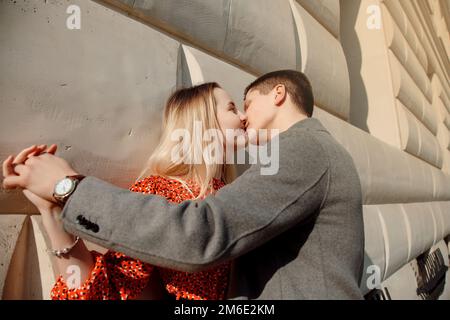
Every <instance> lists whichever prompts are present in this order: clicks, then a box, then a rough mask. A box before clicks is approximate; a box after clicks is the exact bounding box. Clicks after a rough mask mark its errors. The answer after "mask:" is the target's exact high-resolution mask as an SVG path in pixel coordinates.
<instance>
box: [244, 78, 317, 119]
mask: <svg viewBox="0 0 450 320" xmlns="http://www.w3.org/2000/svg"><path fill="white" fill-rule="evenodd" d="M278 84H282V85H284V86H285V87H286V92H287V93H288V94H289V96H290V97H291V99H292V102H293V103H294V104H295V105H296V106H297V107H298V108H299V109H300V110H301V111H302V112H303V113H305V114H306V115H307V116H308V117H310V118H311V117H312V114H313V110H314V95H313V92H312V88H311V83H310V82H309V80H308V78H307V77H306V76H305V75H304V74H303V73H301V72H299V71H295V70H280V71H274V72H270V73H266V74H265V75H263V76H261V77H259V78H258V79H256V80H255V81H253V82H252V83H250V85H248V87H247V88H246V89H245V92H244V97H245V96H246V95H247V93H248V92H249V91H250V90H258V91H259V92H260V93H261V94H268V93H269V92H270V91H272V90H273V88H275V86H277V85H278Z"/></svg>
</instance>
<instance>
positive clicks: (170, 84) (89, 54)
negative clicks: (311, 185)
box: [0, 1, 179, 212]
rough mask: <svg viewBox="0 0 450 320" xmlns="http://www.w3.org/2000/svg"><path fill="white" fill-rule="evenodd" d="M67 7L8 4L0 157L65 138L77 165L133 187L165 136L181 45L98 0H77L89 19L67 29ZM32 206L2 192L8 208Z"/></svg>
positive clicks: (2, 38) (0, 64)
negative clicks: (164, 124)
mask: <svg viewBox="0 0 450 320" xmlns="http://www.w3.org/2000/svg"><path fill="white" fill-rule="evenodd" d="M62 3H65V2H57V3H53V2H52V3H50V2H49V3H47V4H45V3H44V2H43V1H39V2H36V3H35V4H34V5H32V6H31V9H30V10H28V9H27V10H25V9H23V8H22V9H23V10H25V11H22V10H21V6H20V5H14V4H13V3H12V2H9V1H8V2H6V1H2V2H0V30H8V31H6V32H5V31H2V32H1V33H0V48H7V50H0V69H1V70H2V72H1V76H0V88H1V90H2V91H1V94H0V107H1V109H2V116H1V117H0V157H1V158H2V159H4V158H6V157H7V155H8V154H12V153H15V152H17V150H19V149H20V148H23V147H25V146H29V145H31V144H38V143H57V144H58V146H59V151H58V153H57V154H58V155H60V156H62V157H64V158H65V159H67V160H69V161H70V162H71V163H72V164H73V165H74V167H75V169H77V170H79V171H80V172H84V173H86V174H95V175H96V176H98V177H101V178H104V179H106V180H108V181H111V182H114V183H115V184H117V185H120V186H122V187H128V186H129V185H130V184H131V183H132V182H133V181H134V179H135V178H136V177H137V175H138V173H139V172H140V171H141V169H142V166H143V163H144V162H145V160H146V159H147V157H148V156H149V155H150V153H151V151H152V148H153V147H154V146H155V145H156V142H157V139H158V138H159V127H160V125H161V114H162V110H163V107H164V104H165V101H166V99H167V98H168V96H169V94H170V93H171V92H172V91H173V90H174V88H175V86H176V75H177V63H178V48H179V43H178V42H177V41H175V40H173V39H171V38H169V37H167V36H165V35H163V34H161V33H159V32H157V31H155V30H153V29H152V28H149V27H148V26H146V25H144V24H142V23H139V22H137V21H135V20H131V19H129V18H128V17H126V16H124V15H121V14H118V13H116V12H114V11H112V10H111V9H108V8H105V7H104V6H101V5H99V4H97V3H95V2H92V1H88V2H85V1H73V4H78V5H80V8H81V10H82V12H81V14H82V17H84V18H83V20H82V25H81V30H69V29H67V28H65V23H66V17H67V16H68V15H66V14H65V9H66V7H65V6H61V5H60V4H62ZM58 4H59V5H58ZM33 6H34V7H35V12H34V11H33V9H32V7H33ZM25 8H27V7H25ZM47 17H51V18H49V22H47ZM36 30H39V32H35V31H36ZM18 34H20V35H21V36H20V37H18V36H17V35H18ZM130 48H133V49H132V50H131V49H130ZM37 61H38V63H37ZM24 93H26V94H24ZM11 132H14V140H13V141H12V140H11V139H10V133H11ZM112 150H114V152H112ZM10 195H11V197H10ZM19 201H20V202H19ZM25 203H27V202H24V201H23V197H22V196H20V195H18V194H15V195H14V196H13V194H11V193H5V192H4V191H2V192H1V193H0V212H8V211H7V210H9V209H12V208H13V207H15V210H13V211H10V212H17V211H20V210H22V209H21V208H22V207H23V206H24V204H25ZM25 209H28V210H29V209H30V206H29V204H26V207H25ZM16 210H17V211H16Z"/></svg>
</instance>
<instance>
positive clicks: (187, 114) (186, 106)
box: [24, 83, 246, 300]
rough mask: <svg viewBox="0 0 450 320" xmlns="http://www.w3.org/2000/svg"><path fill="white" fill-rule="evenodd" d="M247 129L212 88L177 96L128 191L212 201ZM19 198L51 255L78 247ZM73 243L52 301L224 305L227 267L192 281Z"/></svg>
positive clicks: (229, 176)
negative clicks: (37, 219)
mask: <svg viewBox="0 0 450 320" xmlns="http://www.w3.org/2000/svg"><path fill="white" fill-rule="evenodd" d="M245 125H246V116H245V115H243V114H242V113H240V112H239V111H238V110H237V108H236V106H235V104H234V102H233V101H232V100H231V99H230V97H229V95H228V94H227V93H226V92H225V91H224V90H223V89H221V88H220V86H219V85H218V84H217V83H205V84H202V85H198V86H195V87H191V88H186V89H180V90H178V91H176V92H175V93H173V94H172V96H171V97H170V98H169V99H168V101H167V104H166V108H165V112H164V120H163V128H162V136H161V140H160V142H159V145H158V146H157V147H156V149H155V150H154V152H153V154H152V156H151V157H150V158H149V161H148V163H147V165H146V166H145V168H144V170H143V172H142V174H141V176H140V177H139V179H138V180H137V181H136V182H135V183H134V184H133V185H132V186H131V187H130V190H131V191H134V192H138V193H144V194H148V193H151V194H157V195H161V196H164V197H166V198H167V199H168V200H169V201H172V202H176V203H180V202H182V201H185V200H192V199H201V198H203V197H205V196H206V195H208V194H213V193H214V192H216V191H217V190H218V189H220V188H221V187H222V186H223V185H224V184H226V183H229V182H231V181H232V180H233V177H234V172H233V166H232V165H228V164H226V159H225V157H226V150H227V148H228V150H229V149H230V148H233V149H234V148H236V147H238V145H239V144H240V146H242V145H243V144H245ZM230 132H231V133H232V134H230ZM242 138H243V139H242ZM24 193H25V195H26V196H27V197H28V198H29V200H30V201H32V202H33V203H34V204H35V205H36V206H37V207H38V209H39V210H40V212H41V214H42V218H43V222H44V226H45V229H46V231H47V233H48V236H49V238H50V240H51V244H52V247H53V249H59V248H66V247H67V246H68V244H71V243H73V242H74V241H75V240H76V239H75V238H74V237H73V236H72V235H70V234H68V233H66V232H65V231H64V229H63V227H62V223H61V222H60V221H59V220H58V219H57V218H56V217H57V215H58V211H56V212H55V211H54V210H48V206H49V204H46V203H45V202H44V201H43V200H39V199H37V197H35V196H34V195H33V194H31V193H29V192H27V191H26V190H25V192H24ZM49 211H52V212H51V213H50V212H49ZM59 211H60V210H59ZM124 214H126V212H124ZM129 232H138V231H137V230H129ZM77 240H78V241H76V245H75V246H74V247H73V248H71V250H70V251H69V252H68V253H66V254H63V255H60V257H58V258H57V266H58V271H59V273H60V276H59V277H58V279H57V282H56V284H55V285H54V287H53V289H52V292H51V297H52V299H55V300H56V299H82V300H88V299H122V300H126V299H146V298H152V299H158V298H162V297H164V295H165V294H169V296H171V297H173V298H175V299H214V300H220V299H224V298H225V293H226V290H227V284H228V275H229V269H230V264H229V263H225V264H222V265H219V266H217V267H215V268H213V269H210V270H205V271H201V272H196V273H187V272H178V271H175V270H169V269H164V268H159V267H155V266H153V265H150V264H146V263H144V262H141V261H139V260H137V259H133V258H131V257H128V256H125V255H124V254H122V253H120V252H114V251H111V250H110V251H108V252H107V253H106V254H104V255H103V254H100V253H98V252H95V251H92V252H91V251H89V250H88V249H87V248H86V246H85V245H84V243H83V241H82V240H81V239H78V238H77ZM68 270H69V273H67V272H68ZM75 270H78V273H79V274H80V275H81V277H80V281H78V283H77V281H74V279H75V278H74V277H73V276H72V275H71V274H70V272H74V271H75ZM75 280H76V279H75Z"/></svg>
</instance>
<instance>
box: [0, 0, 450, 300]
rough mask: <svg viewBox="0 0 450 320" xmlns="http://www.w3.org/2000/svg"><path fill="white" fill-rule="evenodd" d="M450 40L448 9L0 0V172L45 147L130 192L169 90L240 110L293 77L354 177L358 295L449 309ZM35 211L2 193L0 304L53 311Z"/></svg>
mask: <svg viewBox="0 0 450 320" xmlns="http://www.w3.org/2000/svg"><path fill="white" fill-rule="evenodd" d="M449 29H450V1H449V0H340V1H339V0H102V1H90V0H70V1H66V0H45V1H44V0H35V1H29V0H16V1H11V0H0V158H2V159H5V158H6V157H7V155H9V154H13V153H16V152H17V151H18V150H20V149H22V148H24V147H26V146H29V145H31V144H40V143H57V144H58V146H59V151H58V152H59V155H60V156H62V157H64V158H65V159H67V160H69V161H70V162H71V164H72V165H73V166H74V167H75V168H76V169H77V170H78V171H79V172H83V173H84V174H87V175H95V176H97V177H100V178H102V179H104V180H107V181H109V182H111V183H114V184H116V185H118V186H121V187H124V188H127V187H128V186H129V185H130V184H131V183H132V182H133V181H134V180H135V179H136V177H137V175H138V173H139V172H140V171H141V169H142V168H143V165H144V163H145V161H146V159H147V158H148V156H149V155H150V154H151V151H152V150H153V148H154V147H155V145H156V142H157V140H158V135H159V127H160V125H161V111H162V109H163V106H164V103H165V100H166V99H167V97H168V96H169V94H170V93H171V92H172V91H173V90H174V89H175V88H176V87H178V86H182V85H183V86H187V85H192V84H196V83H201V82H205V81H217V82H219V83H220V84H221V85H222V86H223V88H224V89H226V90H227V91H228V92H230V93H231V95H232V96H233V98H234V99H235V101H237V102H238V104H240V105H242V103H241V101H242V97H243V96H242V94H243V89H244V88H245V86H246V85H247V84H248V83H250V82H251V81H252V80H253V79H255V78H256V77H257V76H259V75H261V74H264V73H266V72H270V71H273V70H278V69H296V70H300V71H303V72H304V73H306V74H307V75H308V77H309V78H310V80H311V82H312V85H313V89H314V95H315V98H316V109H315V112H314V117H317V118H318V119H320V120H321V121H322V123H323V124H324V125H325V126H326V127H327V129H328V130H329V131H330V132H331V133H332V134H333V136H334V137H335V138H336V139H337V140H338V141H339V142H340V143H341V144H342V145H343V146H344V147H345V148H346V149H347V150H348V151H349V152H350V154H351V155H352V157H353V159H354V162H355V165H356V167H357V170H358V173H359V175H360V179H361V184H362V188H363V196H364V222H365V236H366V245H365V253H366V256H365V276H364V279H363V280H362V282H361V290H362V291H363V293H364V294H365V295H366V297H367V298H368V299H434V298H439V299H449V298H450V283H449V278H448V277H449V272H446V271H447V269H448V266H449V243H448V240H449V238H448V237H449V235H450V85H449V84H450V62H449V56H450V40H449ZM36 212H37V210H36V208H34V207H33V206H32V205H31V204H29V203H28V202H27V201H26V199H25V198H24V196H23V195H22V193H21V192H20V191H6V190H3V189H1V190H0V296H1V297H2V298H3V299H48V298H49V292H50V288H51V286H52V285H53V282H54V273H53V266H52V260H51V258H50V256H49V255H48V254H47V253H46V248H47V243H48V241H47V239H46V236H45V233H44V232H43V229H42V225H41V221H40V216H39V215H38V214H36ZM124 214H126V212H124ZM92 247H95V246H92ZM97 249H98V250H101V249H99V248H97ZM446 278H447V281H445V280H446Z"/></svg>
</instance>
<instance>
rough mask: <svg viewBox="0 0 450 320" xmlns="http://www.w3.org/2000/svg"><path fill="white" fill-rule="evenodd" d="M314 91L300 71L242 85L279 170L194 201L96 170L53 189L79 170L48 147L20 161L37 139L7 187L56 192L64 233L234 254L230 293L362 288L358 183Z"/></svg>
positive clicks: (196, 258)
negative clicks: (137, 189) (269, 137)
mask: <svg viewBox="0 0 450 320" xmlns="http://www.w3.org/2000/svg"><path fill="white" fill-rule="evenodd" d="M313 100H314V99H313V94H312V89H311V86H310V84H309V81H308V80H307V78H306V77H305V76H304V75H303V74H302V73H300V72H296V71H290V70H284V71H276V72H272V73H269V74H266V75H264V76H262V77H260V78H258V79H257V80H255V81H254V82H253V83H252V84H250V85H249V86H248V87H247V89H246V91H245V110H246V113H247V117H248V128H250V129H256V130H258V129H263V128H264V129H279V130H280V134H279V136H278V143H279V170H278V172H277V173H276V174H274V175H262V174H261V170H260V165H259V164H257V165H253V166H252V167H251V168H250V169H248V170H247V171H246V172H245V173H244V174H243V175H242V176H240V177H239V178H238V179H237V180H236V181H235V182H233V183H231V184H230V185H227V186H225V187H224V188H223V189H221V190H220V191H219V192H218V193H217V194H216V195H215V196H210V197H208V198H206V199H205V200H203V201H186V202H183V203H182V204H180V205H175V204H170V203H168V202H167V201H166V200H165V199H164V198H161V197H158V196H154V195H142V194H137V193H133V192H130V191H128V190H123V189H120V188H117V187H115V186H112V185H110V184H108V183H106V182H103V181H101V180H99V179H97V178H94V177H86V178H84V179H82V180H80V179H78V177H77V178H74V179H75V180H76V181H79V183H78V185H77V186H76V188H75V189H74V191H73V190H71V189H73V188H72V187H71V186H70V181H67V179H66V180H62V181H66V183H68V186H67V191H66V194H64V195H63V196H61V195H60V193H61V192H62V193H64V190H63V191H58V188H60V189H61V188H62V189H64V186H63V187H61V182H60V183H57V182H58V181H60V180H61V179H63V178H64V177H65V176H72V175H77V172H75V171H74V170H73V169H72V168H71V167H70V166H69V165H68V164H67V162H65V161H64V160H63V159H61V158H58V157H56V156H54V155H52V154H51V153H52V152H50V153H47V154H43V155H39V156H30V157H29V159H28V160H26V161H25V163H24V164H20V162H22V160H25V159H24V155H26V154H31V155H33V154H35V155H37V154H38V153H39V152H40V151H42V150H41V149H39V148H30V149H28V150H25V151H24V152H22V154H21V157H20V159H16V162H15V163H14V164H15V165H16V166H15V168H14V170H15V172H16V173H17V174H11V175H7V177H6V178H5V180H4V186H5V187H6V188H12V187H16V186H19V187H21V188H24V189H27V190H28V191H27V192H32V193H34V194H36V195H37V196H39V197H41V198H43V199H47V200H50V201H55V198H54V197H53V192H54V191H55V192H56V195H55V197H57V198H59V201H60V202H61V203H63V204H64V209H63V211H62V218H63V222H64V227H65V228H66V230H67V231H68V232H70V233H72V234H74V235H78V236H80V237H82V238H83V239H86V240H89V241H92V242H94V243H97V244H99V245H102V246H104V247H107V248H110V249H113V250H116V251H119V252H123V253H124V254H126V255H129V256H132V257H135V258H139V259H141V260H143V261H145V262H148V263H151V264H154V265H158V266H162V267H167V268H172V269H177V270H184V271H192V272H193V271H199V270H203V269H207V268H210V267H212V266H215V265H218V264H220V263H223V262H224V261H227V260H235V263H234V267H233V271H232V276H231V282H230V286H229V290H228V298H229V299H361V298H362V295H361V292H360V290H359V286H358V284H359V281H360V278H361V275H362V266H363V257H364V234H363V220H362V195H361V185H360V181H359V177H358V174H357V172H356V169H355V166H354V163H353V160H352V159H351V157H350V155H349V154H348V153H347V152H346V151H345V149H344V148H343V147H342V146H341V145H339V144H338V143H337V142H336V141H335V139H334V138H333V137H332V136H331V135H330V134H329V132H328V131H327V130H326V129H325V128H324V127H323V126H322V124H321V123H320V121H319V120H317V119H314V118H311V117H312V114H313V106H314V101H313ZM52 148H53V149H52V151H54V146H53V147H52ZM12 164H13V161H12V158H8V159H7V160H6V161H5V163H4V168H5V167H9V166H11V165H12ZM55 185H57V187H56V189H55ZM54 189H55V190H54ZM58 192H59V193H58Z"/></svg>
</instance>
